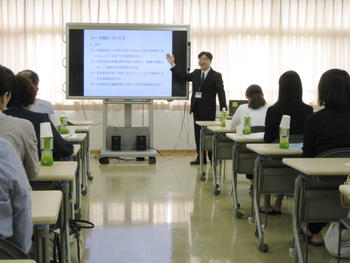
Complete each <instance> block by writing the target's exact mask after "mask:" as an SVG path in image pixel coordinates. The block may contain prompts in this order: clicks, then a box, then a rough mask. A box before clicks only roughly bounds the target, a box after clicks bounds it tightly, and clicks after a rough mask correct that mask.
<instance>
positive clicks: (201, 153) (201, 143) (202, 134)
mask: <svg viewBox="0 0 350 263" xmlns="http://www.w3.org/2000/svg"><path fill="white" fill-rule="evenodd" d="M205 130H206V127H205V126H201V130H200V133H199V134H200V136H199V167H200V175H201V177H200V180H201V181H205V172H204V171H203V156H204V150H205V149H204V144H205Z"/></svg>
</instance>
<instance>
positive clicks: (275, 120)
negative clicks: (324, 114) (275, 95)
mask: <svg viewBox="0 0 350 263" xmlns="http://www.w3.org/2000/svg"><path fill="white" fill-rule="evenodd" d="M312 111H313V109H312V107H311V106H309V105H306V104H305V103H299V104H296V105H289V106H287V105H282V104H281V103H278V102H277V103H275V104H274V105H272V106H271V107H269V108H268V109H267V112H266V118H265V135H264V142H267V143H270V142H273V141H275V140H277V139H279V126H280V123H281V119H282V115H289V116H290V130H289V134H290V135H293V134H303V129H304V123H305V119H306V116H307V115H309V114H312Z"/></svg>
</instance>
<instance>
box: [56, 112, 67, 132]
mask: <svg viewBox="0 0 350 263" xmlns="http://www.w3.org/2000/svg"><path fill="white" fill-rule="evenodd" d="M58 131H59V133H61V134H67V133H69V131H68V117H67V115H66V114H65V113H62V114H61V115H60V126H59V129H58Z"/></svg>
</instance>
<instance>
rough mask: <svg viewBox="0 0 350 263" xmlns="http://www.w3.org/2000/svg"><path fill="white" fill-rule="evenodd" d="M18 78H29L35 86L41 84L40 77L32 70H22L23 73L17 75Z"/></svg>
mask: <svg viewBox="0 0 350 263" xmlns="http://www.w3.org/2000/svg"><path fill="white" fill-rule="evenodd" d="M17 76H21V77H26V78H29V79H30V80H31V81H32V82H33V84H34V85H38V84H39V76H38V74H36V73H35V72H34V71H33V70H30V69H26V70H22V71H21V72H18V73H17Z"/></svg>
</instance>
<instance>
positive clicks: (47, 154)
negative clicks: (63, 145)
mask: <svg viewBox="0 0 350 263" xmlns="http://www.w3.org/2000/svg"><path fill="white" fill-rule="evenodd" d="M41 148H42V151H41V165H42V166H50V165H53V156H52V138H41Z"/></svg>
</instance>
